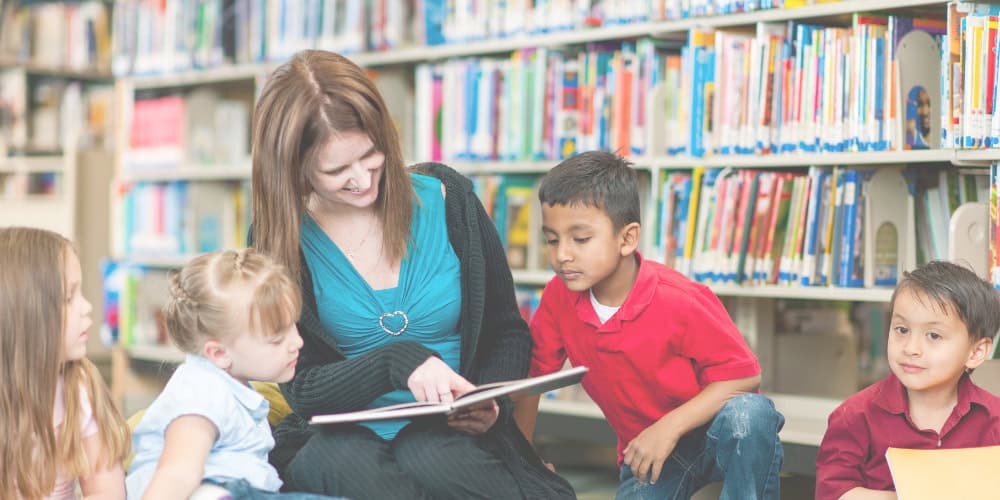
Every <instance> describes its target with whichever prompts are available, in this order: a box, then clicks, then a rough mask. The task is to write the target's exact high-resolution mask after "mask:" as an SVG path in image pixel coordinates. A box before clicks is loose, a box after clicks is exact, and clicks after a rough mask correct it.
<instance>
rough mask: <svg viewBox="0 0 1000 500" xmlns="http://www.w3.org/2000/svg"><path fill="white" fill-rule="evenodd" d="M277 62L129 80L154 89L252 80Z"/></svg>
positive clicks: (141, 86) (275, 65)
mask: <svg viewBox="0 0 1000 500" xmlns="http://www.w3.org/2000/svg"><path fill="white" fill-rule="evenodd" d="M277 67H278V64H275V63H260V64H236V65H227V66H219V67H216V68H208V69H194V70H186V71H180V72H177V73H171V74H165V75H152V76H133V77H128V78H126V80H128V81H130V82H131V83H132V85H133V86H134V87H135V88H136V89H155V88H163V87H184V86H190V85H203V84H206V83H223V82H233V81H240V80H247V81H253V80H254V79H255V78H257V77H258V76H267V75H269V74H270V73H271V72H272V71H274V68H277Z"/></svg>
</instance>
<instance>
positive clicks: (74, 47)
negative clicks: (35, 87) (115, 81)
mask: <svg viewBox="0 0 1000 500" xmlns="http://www.w3.org/2000/svg"><path fill="white" fill-rule="evenodd" d="M110 15H111V14H110V4H109V3H108V2H101V1H85V2H20V3H19V2H17V1H6V2H0V59H7V60H13V61H15V62H17V63H30V64H32V65H37V66H42V67H46V68H58V69H63V70H81V71H104V72H107V71H110V69H111V23H110Z"/></svg>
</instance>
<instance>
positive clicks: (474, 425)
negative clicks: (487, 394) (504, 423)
mask: <svg viewBox="0 0 1000 500" xmlns="http://www.w3.org/2000/svg"><path fill="white" fill-rule="evenodd" d="M499 414H500V407H499V406H497V402H496V401H493V400H492V399H491V400H489V401H484V402H483V404H481V405H478V404H477V405H475V406H472V407H470V408H468V409H466V410H464V411H460V412H456V413H454V414H452V415H449V416H448V426H449V427H451V428H452V429H455V430H457V431H461V432H464V433H466V434H472V435H478V434H482V433H484V432H486V431H488V430H490V427H493V424H495V423H496V421H497V415H499Z"/></svg>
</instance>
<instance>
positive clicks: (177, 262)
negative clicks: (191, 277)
mask: <svg viewBox="0 0 1000 500" xmlns="http://www.w3.org/2000/svg"><path fill="white" fill-rule="evenodd" d="M195 257H196V256H195V255H130V256H128V257H124V258H123V259H122V260H125V261H127V262H128V263H130V264H136V265H139V266H145V267H153V268H160V269H174V268H180V267H184V264H187V262H188V261H189V260H191V259H193V258H195Z"/></svg>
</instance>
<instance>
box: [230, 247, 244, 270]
mask: <svg viewBox="0 0 1000 500" xmlns="http://www.w3.org/2000/svg"><path fill="white" fill-rule="evenodd" d="M235 253H236V256H235V259H233V267H234V268H236V270H237V271H239V272H243V262H244V261H245V260H246V256H247V254H246V250H243V251H240V252H235Z"/></svg>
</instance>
